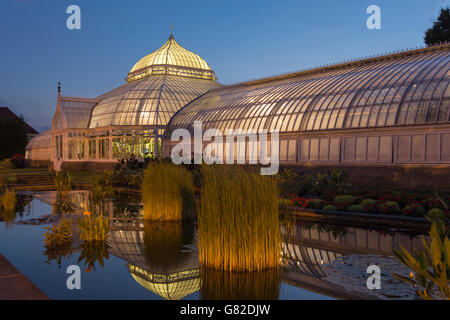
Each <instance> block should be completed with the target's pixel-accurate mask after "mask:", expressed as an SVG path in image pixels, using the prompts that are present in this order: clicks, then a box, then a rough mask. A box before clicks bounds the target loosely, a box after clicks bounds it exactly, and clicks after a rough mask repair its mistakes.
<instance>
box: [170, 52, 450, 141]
mask: <svg viewBox="0 0 450 320" xmlns="http://www.w3.org/2000/svg"><path fill="white" fill-rule="evenodd" d="M449 68H450V56H449V52H448V50H446V49H445V50H442V49H441V50H434V51H431V52H430V51H428V52H425V53H415V54H404V55H398V56H396V57H385V59H378V61H376V62H371V63H358V62H355V63H351V64H350V65H349V66H347V67H342V68H335V69H334V70H333V69H330V70H329V71H326V72H320V73H312V72H308V73H307V72H305V73H304V74H300V75H298V76H296V77H290V78H289V79H286V80H272V81H270V80H268V81H264V82H263V81H261V83H255V84H241V85H236V86H229V87H225V88H223V89H218V90H214V91H212V92H209V93H207V94H206V95H204V96H202V97H200V98H199V99H197V100H195V101H193V102H192V103H190V104H189V105H187V106H186V107H185V108H183V109H182V110H181V111H179V112H178V113H177V114H176V115H175V116H174V117H173V118H172V120H171V122H170V123H169V130H168V132H167V133H168V134H169V136H170V133H171V132H172V131H173V130H175V129H176V128H187V129H190V130H191V132H192V125H193V122H194V121H202V123H203V130H207V129H208V128H215V129H219V130H222V132H225V130H226V129H234V130H237V129H242V130H256V131H258V130H261V129H267V130H279V131H280V132H282V133H283V132H284V133H289V132H313V131H321V130H333V129H348V128H370V127H387V126H401V125H413V124H427V123H443V122H448V121H449V104H450V100H449V99H450V88H449V86H448V84H449V81H450V73H449Z"/></svg>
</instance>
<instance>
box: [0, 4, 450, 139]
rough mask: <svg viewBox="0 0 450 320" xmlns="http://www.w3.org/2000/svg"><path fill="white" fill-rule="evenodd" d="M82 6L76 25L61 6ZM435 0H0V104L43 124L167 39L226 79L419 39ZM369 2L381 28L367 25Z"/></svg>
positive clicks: (111, 82)
mask: <svg viewBox="0 0 450 320" xmlns="http://www.w3.org/2000/svg"><path fill="white" fill-rule="evenodd" d="M71 4H76V5H78V6H79V7H80V8H81V24H82V25H81V30H68V29H67V27H66V19H67V18H68V16H69V15H68V14H67V13H66V9H67V7H68V6H69V5H71ZM449 4H450V1H442V0H370V1H366V0H326V1H325V0H316V1H312V0H311V1H305V0H295V1H291V0H278V1H274V0H272V1H268V0H204V1H196V0H191V1H186V0H184V1H175V0H173V1H153V0H129V1H125V0H120V1H119V0H71V1H66V0H1V1H0V39H1V49H0V61H1V62H2V65H1V73H0V106H1V107H10V108H11V109H12V110H13V111H14V112H16V113H19V114H22V115H23V116H24V117H25V119H26V120H27V121H28V122H29V123H30V125H31V126H33V127H34V128H36V129H37V130H38V131H42V130H43V129H44V128H45V127H46V126H50V124H51V120H52V117H53V113H54V111H55V107H56V88H57V82H58V81H61V82H62V86H63V95H66V96H77V97H96V96H99V95H100V94H102V93H105V92H106V91H109V90H111V89H113V88H115V87H117V86H119V85H122V84H124V83H125V80H124V79H125V77H126V76H127V74H128V72H129V71H130V69H131V68H132V67H133V65H134V64H135V63H136V62H137V61H138V60H139V59H140V58H142V57H143V56H145V55H147V54H149V53H150V52H152V51H154V50H156V49H158V48H159V47H160V46H161V45H162V44H163V43H164V42H165V41H166V40H167V38H168V37H169V34H170V26H171V25H173V26H174V29H173V34H174V36H175V39H176V40H177V41H178V43H180V45H182V46H183V47H185V48H186V49H188V50H191V51H193V52H195V53H197V54H199V55H200V56H201V57H202V58H204V59H205V60H206V61H207V62H208V64H209V65H210V66H211V67H212V69H213V70H214V71H215V73H216V75H217V76H218V78H219V82H221V83H223V84H230V83H235V82H241V81H245V80H250V79H254V78H260V77H264V76H269V75H272V74H277V73H284V72H289V71H294V70H298V69H303V68H310V67H314V66H316V65H322V64H329V63H334V62H338V61H341V60H346V59H351V58H357V57H364V56H368V55H373V54H378V53H384V52H389V51H393V50H399V49H408V48H412V47H416V46H422V45H423V36H424V32H425V30H426V29H427V28H429V27H431V26H432V23H433V21H434V20H435V19H436V18H437V16H438V14H439V9H440V7H445V6H447V5H449ZM369 5H378V6H379V7H380V8H381V27H382V29H381V30H369V29H368V28H367V26H366V20H367V18H368V17H369V14H367V13H366V9H367V7H368V6H369Z"/></svg>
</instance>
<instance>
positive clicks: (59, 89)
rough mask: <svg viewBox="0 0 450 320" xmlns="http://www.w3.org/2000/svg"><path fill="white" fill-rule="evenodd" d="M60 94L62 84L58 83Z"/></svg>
mask: <svg viewBox="0 0 450 320" xmlns="http://www.w3.org/2000/svg"><path fill="white" fill-rule="evenodd" d="M58 93H61V82H58Z"/></svg>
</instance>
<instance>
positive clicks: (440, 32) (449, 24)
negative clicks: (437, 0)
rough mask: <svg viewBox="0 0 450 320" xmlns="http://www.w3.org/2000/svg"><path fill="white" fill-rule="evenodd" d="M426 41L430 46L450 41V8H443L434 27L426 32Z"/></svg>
mask: <svg viewBox="0 0 450 320" xmlns="http://www.w3.org/2000/svg"><path fill="white" fill-rule="evenodd" d="M424 41H425V44H426V45H428V46H431V45H434V44H438V43H441V42H446V41H450V8H448V7H447V8H445V9H443V8H442V9H441V13H440V14H439V17H438V18H437V21H435V22H434V24H433V27H431V28H430V29H428V30H427V31H426V32H425V37H424Z"/></svg>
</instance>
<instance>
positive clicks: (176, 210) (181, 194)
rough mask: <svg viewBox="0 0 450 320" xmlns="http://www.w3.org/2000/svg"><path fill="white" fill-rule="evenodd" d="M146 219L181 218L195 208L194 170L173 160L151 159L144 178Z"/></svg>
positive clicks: (188, 215) (165, 219) (164, 219)
mask: <svg viewBox="0 0 450 320" xmlns="http://www.w3.org/2000/svg"><path fill="white" fill-rule="evenodd" d="M142 202H143V204H144V219H145V220H154V221H181V220H183V219H185V218H189V217H191V216H192V215H193V212H194V206H195V203H194V184H193V180H192V174H191V173H190V172H189V171H188V170H187V169H185V168H183V167H178V166H175V165H173V164H171V163H158V162H157V163H151V164H149V166H148V167H147V169H145V172H144V179H143V182H142Z"/></svg>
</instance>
